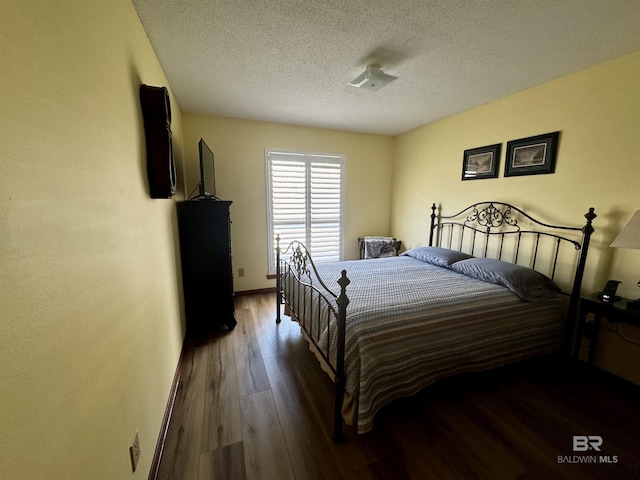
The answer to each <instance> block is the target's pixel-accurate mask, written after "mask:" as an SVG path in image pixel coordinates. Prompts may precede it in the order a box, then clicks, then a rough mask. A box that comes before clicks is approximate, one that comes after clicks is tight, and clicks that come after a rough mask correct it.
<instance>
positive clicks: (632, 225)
mask: <svg viewBox="0 0 640 480" xmlns="http://www.w3.org/2000/svg"><path fill="white" fill-rule="evenodd" d="M610 246H611V247H617V248H637V249H640V210H638V211H637V212H636V213H634V214H633V217H631V220H629V222H628V223H627V224H626V225H625V226H624V228H623V229H622V230H621V231H620V233H619V234H618V236H617V237H616V239H615V240H614V241H613V243H612V244H611V245H610ZM638 286H639V287H640V282H638ZM627 308H629V309H633V310H640V299H638V300H634V301H630V302H627Z"/></svg>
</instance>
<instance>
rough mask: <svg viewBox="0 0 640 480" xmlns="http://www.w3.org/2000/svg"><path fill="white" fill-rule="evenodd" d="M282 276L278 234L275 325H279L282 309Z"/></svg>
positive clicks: (278, 236)
mask: <svg viewBox="0 0 640 480" xmlns="http://www.w3.org/2000/svg"><path fill="white" fill-rule="evenodd" d="M281 277H282V275H281V272H280V234H278V235H276V323H280V322H281V321H282V320H281V319H280V308H281V307H282V285H281V282H282V278H281Z"/></svg>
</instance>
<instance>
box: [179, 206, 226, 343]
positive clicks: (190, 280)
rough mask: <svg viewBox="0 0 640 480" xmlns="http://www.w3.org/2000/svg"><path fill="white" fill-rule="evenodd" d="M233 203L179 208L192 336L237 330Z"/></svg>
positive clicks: (181, 247)
mask: <svg viewBox="0 0 640 480" xmlns="http://www.w3.org/2000/svg"><path fill="white" fill-rule="evenodd" d="M231 203H232V202H230V201H224V200H213V199H202V200H188V201H185V202H181V203H179V204H178V215H179V221H180V249H181V256H182V275H183V284H184V297H185V299H184V300H185V310H186V316H187V332H188V333H189V334H201V333H207V332H209V331H213V330H218V329H221V328H224V327H225V326H226V328H228V329H233V328H234V327H235V326H236V318H235V309H234V305H233V268H232V266H231V218H230V215H229V206H230V205H231Z"/></svg>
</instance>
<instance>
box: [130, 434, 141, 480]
mask: <svg viewBox="0 0 640 480" xmlns="http://www.w3.org/2000/svg"><path fill="white" fill-rule="evenodd" d="M129 456H130V457H131V471H132V472H135V471H136V467H137V466H138V460H140V441H139V440H138V431H137V430H136V434H135V435H134V436H133V440H132V441H131V445H130V446H129Z"/></svg>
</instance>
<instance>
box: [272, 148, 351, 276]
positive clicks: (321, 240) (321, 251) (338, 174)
mask: <svg viewBox="0 0 640 480" xmlns="http://www.w3.org/2000/svg"><path fill="white" fill-rule="evenodd" d="M343 170H344V157H343V156H341V155H323V154H307V153H294V152H280V151H267V204H268V208H269V242H268V243H269V273H275V250H274V249H275V245H276V242H275V238H276V235H280V246H281V247H282V248H286V246H287V245H289V243H290V242H291V241H292V240H299V241H300V242H302V243H304V244H305V245H306V246H307V248H308V249H309V250H310V252H311V255H312V256H313V259H314V261H315V262H317V263H322V262H330V261H337V260H342V243H343V242H342V236H343V234H342V230H343V220H342V210H343V208H342V203H343V202H342V200H343V184H344V183H343V177H344V175H343Z"/></svg>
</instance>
